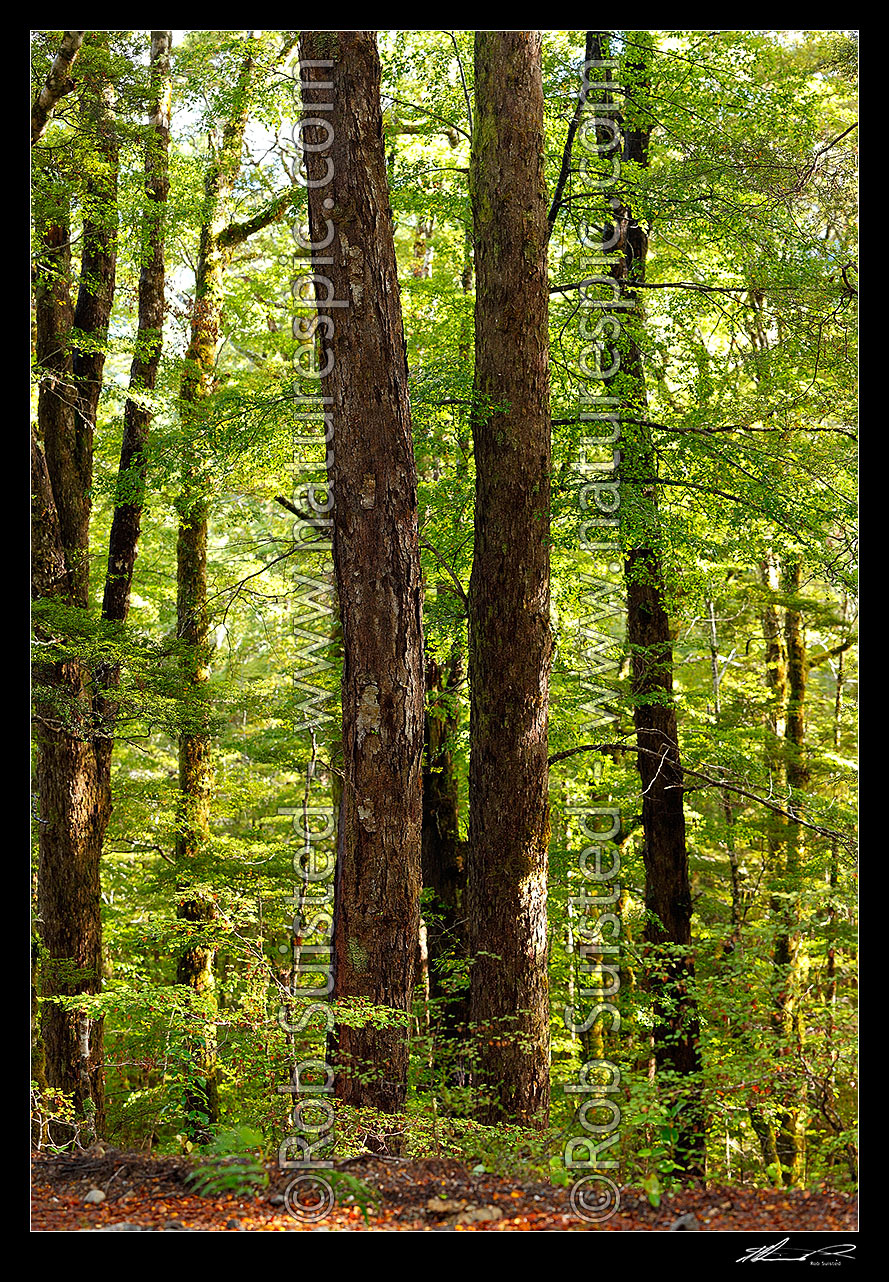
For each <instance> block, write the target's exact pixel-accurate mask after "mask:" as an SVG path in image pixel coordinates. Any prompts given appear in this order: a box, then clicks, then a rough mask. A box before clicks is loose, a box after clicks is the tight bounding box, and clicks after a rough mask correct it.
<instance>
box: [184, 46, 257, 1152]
mask: <svg viewBox="0 0 889 1282" xmlns="http://www.w3.org/2000/svg"><path fill="white" fill-rule="evenodd" d="M253 68H254V56H253V49H252V48H251V47H250V46H249V44H248V49H247V52H246V54H245V56H244V60H243V62H242V64H241V70H240V74H239V77H238V82H237V84H236V86H235V97H234V103H233V107H232V114H231V116H230V118H229V120H228V121H227V122H226V125H225V127H224V129H223V132H222V139H221V142H220V143H219V144H218V147H217V149H216V150H215V151H214V152H213V154H212V155H211V157H210V161H209V165H208V169H207V173H206V177H205V180H204V220H203V223H202V226H201V235H200V244H199V250H198V262H197V269H196V272H195V293H194V305H193V310H192V321H191V335H190V341H189V345H188V350H187V352H186V354H185V365H184V369H183V373H182V380H181V385H180V403H181V425H182V454H183V463H184V466H183V483H182V489H181V492H180V494H179V498H178V500H177V503H176V507H177V511H178V515H179V533H178V538H177V542H176V617H177V629H176V631H177V637H178V639H179V640H180V641H181V642H183V643H184V645H185V647H186V649H185V653H184V657H183V677H184V680H185V685H186V689H187V692H188V704H187V708H186V717H187V723H186V726H185V728H184V729H183V730H182V731H181V732H180V735H179V802H178V814H177V824H176V849H175V857H176V860H177V862H178V863H179V865H180V868H181V870H182V881H181V884H180V892H179V893H180V898H179V903H178V905H177V915H178V916H179V918H180V920H181V921H184V922H188V923H190V924H191V925H193V926H195V927H197V929H196V930H195V932H194V939H193V941H192V942H191V943H189V944H188V945H186V947H185V948H184V949H183V951H182V953H181V954H180V957H179V960H178V964H177V968H176V978H177V981H178V982H179V983H180V984H184V985H186V986H187V987H189V988H191V989H192V990H193V991H194V992H195V993H196V994H199V995H200V996H201V997H202V998H203V999H204V1002H205V1010H204V1012H203V1015H202V1016H200V1017H198V1016H197V1015H196V1016H195V1019H196V1022H200V1023H201V1024H202V1028H201V1030H200V1031H197V1032H196V1033H195V1037H194V1065H193V1068H194V1076H193V1079H192V1082H191V1084H190V1085H189V1087H188V1088H187V1089H186V1093H185V1101H184V1103H185V1110H186V1113H187V1114H188V1117H189V1127H190V1130H191V1132H192V1134H193V1135H194V1136H196V1137H198V1138H205V1137H206V1134H207V1128H208V1127H209V1126H212V1125H213V1124H214V1123H215V1122H217V1121H218V1120H219V1090H218V1083H217V1073H216V1038H215V1031H214V1028H213V1019H214V1012H215V1006H214V1003H213V989H214V978H213V957H214V953H215V949H214V948H213V946H212V945H211V944H209V943H208V942H207V940H206V937H205V936H206V928H207V927H209V926H210V925H211V924H212V922H213V921H214V920H215V917H216V908H215V901H214V899H213V897H212V895H211V894H210V893H209V892H208V891H206V890H205V889H202V888H201V887H200V883H201V881H202V880H206V875H207V869H206V868H204V867H201V864H202V861H203V860H204V858H205V857H206V855H207V853H208V845H209V840H210V807H211V801H212V795H213V765H212V757H211V746H210V735H209V730H208V726H207V722H208V718H209V712H210V709H209V702H208V697H207V690H206V686H207V681H208V680H209V677H210V659H211V647H210V640H209V630H210V625H209V613H208V608H207V534H208V518H209V511H210V501H209V491H210V482H209V478H208V474H207V463H206V455H207V442H206V439H205V437H204V434H203V432H204V427H205V410H206V406H207V403H208V401H209V399H210V397H211V396H212V394H213V391H214V387H215V364H216V349H217V346H218V342H219V329H220V324H221V320H222V304H223V292H222V289H223V279H224V275H225V269H226V266H227V264H228V259H229V257H230V254H229V251H228V249H227V248H226V247H224V246H223V244H222V243H221V239H222V233H223V231H224V230H225V229H226V225H227V223H228V218H229V203H230V200H231V195H232V191H233V189H234V185H235V182H236V181H237V177H238V173H239V172H240V168H241V149H242V146H243V140H244V130H245V128H246V125H247V115H248V102H249V93H250V86H251V82H252V78H253Z"/></svg>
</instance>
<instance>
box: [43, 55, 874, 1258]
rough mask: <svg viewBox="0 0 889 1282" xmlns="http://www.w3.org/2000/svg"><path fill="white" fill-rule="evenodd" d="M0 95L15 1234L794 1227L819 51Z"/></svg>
mask: <svg viewBox="0 0 889 1282" xmlns="http://www.w3.org/2000/svg"><path fill="white" fill-rule="evenodd" d="M29 56H30V67H31V151H30V202H31V203H30V209H31V233H32V235H31V251H30V252H31V288H32V293H31V304H32V305H31V357H32V360H31V389H32V392H31V409H32V413H31V447H30V468H31V622H32V638H33V651H32V666H31V672H30V682H31V695H32V739H31V748H32V770H31V780H32V786H31V793H32V795H31V833H32V849H31V879H30V891H31V920H32V928H31V941H32V947H31V965H30V968H29V982H30V993H31V1001H30V1006H31V1032H30V1147H31V1157H32V1167H33V1175H32V1180H33V1210H32V1216H33V1219H32V1228H33V1229H34V1230H35V1231H77V1230H83V1229H92V1230H93V1231H114V1230H115V1229H118V1230H130V1231H136V1230H137V1229H142V1230H147V1229H148V1228H156V1229H166V1230H171V1229H173V1228H178V1229H182V1228H189V1229H191V1230H193V1231H198V1230H200V1231H207V1230H208V1229H210V1230H214V1229H215V1230H221V1229H223V1228H235V1229H238V1228H240V1229H241V1230H242V1231H244V1230H245V1229H246V1230H248V1231H288V1230H289V1231H292V1230H305V1229H312V1228H315V1229H317V1228H318V1227H319V1226H323V1227H324V1228H325V1229H329V1230H330V1231H347V1230H348V1231H367V1230H373V1231H420V1230H426V1231H434V1230H444V1231H520V1230H521V1231H528V1230H530V1231H586V1230H600V1231H601V1230H609V1229H621V1228H624V1229H646V1230H652V1231H660V1230H664V1229H667V1230H670V1229H677V1228H678V1229H688V1228H694V1229H722V1230H735V1231H737V1230H738V1229H749V1228H756V1229H757V1230H760V1231H761V1230H766V1229H768V1230H776V1231H777V1230H784V1229H787V1230H789V1231H791V1230H792V1231H801V1230H808V1231H812V1230H817V1231H825V1230H830V1231H834V1230H836V1231H843V1232H845V1233H846V1234H847V1236H848V1232H849V1231H850V1230H853V1231H854V1230H855V1229H856V1227H857V1221H856V1219H855V1214H854V1194H855V1192H856V1189H857V1178H858V1176H857V1169H858V1148H857V1135H856V1122H857V1031H856V1011H857V841H856V832H857V826H856V816H857V811H856V797H857V793H856V787H855V776H856V743H857V738H856V726H857V720H856V695H857V659H856V654H857V651H856V644H857V617H858V609H857V588H856V559H855V558H856V548H857V543H856V529H857V460H856V439H857V426H856V425H857V351H856V340H857V312H856V307H857V297H858V286H857V242H856V232H857V185H856V179H857V64H858V40H857V32H854V31H845V30H820V31H796V30H792V31H783V30H780V31H779V30H773V31H734V30H729V31H698V30H692V31H689V30H678V31H673V30H660V31H653V30H645V31H633V30H614V31H438V30H416V31H400V30H399V31H394V30H393V31H376V32H375V31H328V30H311V31H284V30H274V31H272V30H262V31H229V30H223V31H198V30H189V31H123V30H115V31H105V30H98V31H43V30H40V31H31V33H30V55H29ZM149 1191H150V1196H149ZM158 1208H161V1209H158ZM671 1208H672V1209H671ZM761 1238H762V1233H761V1232H760V1234H759V1238H757V1239H756V1241H760V1239H761ZM753 1240H754V1239H751V1241H753Z"/></svg>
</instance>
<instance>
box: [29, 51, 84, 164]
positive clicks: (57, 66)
mask: <svg viewBox="0 0 889 1282" xmlns="http://www.w3.org/2000/svg"><path fill="white" fill-rule="evenodd" d="M85 35H86V32H85V31H66V32H65V34H64V35H63V36H62V43H61V44H60V45H59V52H58V53H57V54H56V56H55V58H54V59H53V64H52V66H51V67H50V69H49V75H48V76H47V77H46V80H45V82H44V84H43V86H42V87H41V90H40V92H39V94H38V95H37V97H36V98H35V99H34V103H33V105H32V107H31V146H32V147H33V146H34V143H35V142H39V141H40V139H41V138H42V137H43V134H44V132H45V130H46V126H47V125H48V124H49V120H50V116H51V115H52V113H53V111H54V109H55V105H56V103H57V102H58V101H59V99H60V98H63V97H64V96H65V94H69V93H70V92H71V90H72V89H73V88H74V81H73V80H72V79H71V68H72V67H73V66H74V61H75V59H76V58H77V55H78V53H79V52H80V46H81V45H82V44H83V37H84V36H85Z"/></svg>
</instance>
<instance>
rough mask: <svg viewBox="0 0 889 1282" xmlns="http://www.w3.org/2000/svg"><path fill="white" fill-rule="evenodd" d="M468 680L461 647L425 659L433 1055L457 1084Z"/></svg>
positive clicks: (465, 1003) (461, 1032)
mask: <svg viewBox="0 0 889 1282" xmlns="http://www.w3.org/2000/svg"><path fill="white" fill-rule="evenodd" d="M462 677H463V662H462V656H461V654H460V651H459V648H458V647H457V646H455V647H454V649H453V651H452V653H451V657H450V659H449V661H448V663H447V665H446V666H445V667H442V666H440V665H439V664H438V663H436V662H435V660H434V659H427V660H426V696H427V701H428V703H429V707H428V708H427V712H426V717H425V731H424V753H423V886H424V887H425V888H427V889H429V890H431V891H432V902H431V905H430V912H429V913H428V915H427V920H426V956H427V965H428V984H429V997H430V999H431V1001H432V1004H433V1018H432V1032H433V1037H434V1041H435V1058H436V1060H437V1061H438V1063H439V1064H440V1066H441V1068H442V1070H443V1071H445V1072H446V1073H447V1074H448V1076H449V1079H450V1080H451V1081H452V1082H453V1084H455V1085H463V1084H464V1082H465V1076H466V1067H465V1064H464V1052H463V1046H462V1042H463V1040H464V1039H465V1037H466V1032H467V1025H468V1021H469V994H468V992H463V991H460V990H459V989H457V990H455V988H454V982H453V980H452V979H450V978H449V975H448V971H449V967H451V966H452V965H453V963H454V962H459V961H465V960H466V958H467V956H468V952H467V940H466V902H465V901H466V866H465V856H466V850H465V843H464V842H461V841H460V830H459V821H458V813H459V789H458V781H457V774H456V771H455V768H454V761H453V756H452V753H453V744H454V736H455V735H456V732H457V705H456V700H457V688H458V686H459V684H460V682H461V680H462Z"/></svg>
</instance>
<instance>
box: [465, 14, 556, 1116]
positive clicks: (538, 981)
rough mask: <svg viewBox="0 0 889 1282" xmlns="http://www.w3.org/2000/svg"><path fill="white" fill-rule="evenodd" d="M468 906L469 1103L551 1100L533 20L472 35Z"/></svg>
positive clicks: (543, 391) (538, 150) (540, 189)
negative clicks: (472, 1065)
mask: <svg viewBox="0 0 889 1282" xmlns="http://www.w3.org/2000/svg"><path fill="white" fill-rule="evenodd" d="M475 94H476V102H475V119H474V125H473V139H472V159H471V162H470V185H471V192H472V204H473V218H474V228H475V266H476V304H475V343H476V348H475V398H476V404H475V407H474V410H473V425H472V426H473V440H474V447H475V466H476V498H475V547H474V559H473V567H472V578H471V582H470V589H469V656H470V657H469V670H470V682H471V691H472V704H471V729H470V736H471V762H470V783H469V788H470V820H469V868H468V906H469V933H470V953H471V956H472V958H473V964H472V981H471V1010H472V1021H473V1024H474V1025H475V1034H476V1039H477V1043H476V1059H477V1072H478V1079H477V1082H478V1085H479V1086H480V1088H481V1089H482V1090H483V1091H485V1092H486V1095H487V1102H483V1103H482V1106H481V1112H482V1115H483V1116H484V1117H486V1118H487V1119H488V1120H490V1121H496V1120H498V1119H503V1118H508V1119H511V1120H513V1121H519V1122H524V1123H527V1124H544V1123H545V1121H546V1118H547V1113H548V1108H549V999H548V987H547V932H546V869H547V850H548V845H549V831H550V829H549V804H548V796H547V782H548V773H549V771H548V764H547V716H548V697H549V673H550V655H551V639H550V628H549V502H550V416H549V343H548V330H547V318H548V306H549V295H548V280H547V255H546V246H547V239H548V234H549V227H548V224H547V211H546V204H545V190H544V172H543V94H542V87H541V39H540V33H539V32H529V31H493V32H482V31H479V32H476V36H475Z"/></svg>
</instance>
